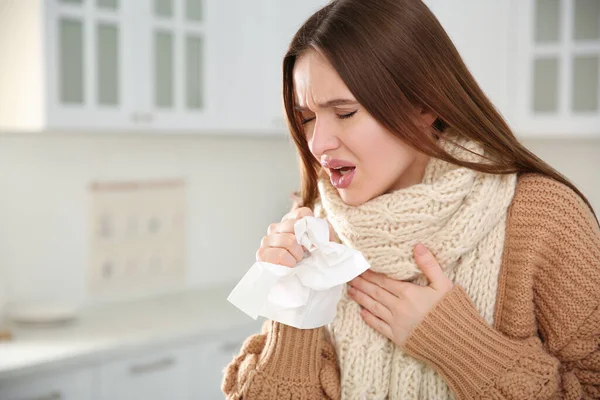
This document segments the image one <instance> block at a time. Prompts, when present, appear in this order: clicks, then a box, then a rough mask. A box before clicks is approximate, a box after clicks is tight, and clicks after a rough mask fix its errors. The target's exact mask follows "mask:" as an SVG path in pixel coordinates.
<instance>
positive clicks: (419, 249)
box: [415, 243, 427, 256]
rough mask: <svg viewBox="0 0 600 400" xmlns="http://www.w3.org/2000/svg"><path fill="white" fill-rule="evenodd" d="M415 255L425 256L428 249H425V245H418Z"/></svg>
mask: <svg viewBox="0 0 600 400" xmlns="http://www.w3.org/2000/svg"><path fill="white" fill-rule="evenodd" d="M415 254H417V255H418V256H423V255H425V254H427V247H425V246H424V245H423V243H417V245H416V246H415Z"/></svg>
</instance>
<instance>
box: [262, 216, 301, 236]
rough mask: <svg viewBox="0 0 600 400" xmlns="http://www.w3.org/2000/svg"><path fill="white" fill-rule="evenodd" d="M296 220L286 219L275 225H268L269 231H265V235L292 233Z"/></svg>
mask: <svg viewBox="0 0 600 400" xmlns="http://www.w3.org/2000/svg"><path fill="white" fill-rule="evenodd" d="M296 221H297V220H295V219H286V220H284V221H282V222H279V223H277V224H271V225H269V229H267V235H273V234H275V233H294V224H295V223H296Z"/></svg>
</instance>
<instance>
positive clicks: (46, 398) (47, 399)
mask: <svg viewBox="0 0 600 400" xmlns="http://www.w3.org/2000/svg"><path fill="white" fill-rule="evenodd" d="M62 398H63V397H62V393H61V392H52V393H49V394H45V395H42V396H37V397H30V398H27V399H23V400H61V399H62Z"/></svg>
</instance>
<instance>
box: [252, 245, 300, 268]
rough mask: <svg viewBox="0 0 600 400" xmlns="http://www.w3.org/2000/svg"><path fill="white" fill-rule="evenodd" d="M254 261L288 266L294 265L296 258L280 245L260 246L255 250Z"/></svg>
mask: <svg viewBox="0 0 600 400" xmlns="http://www.w3.org/2000/svg"><path fill="white" fill-rule="evenodd" d="M256 261H262V262H268V263H271V264H277V265H283V266H285V267H290V268H291V267H294V266H295V265H296V258H295V257H294V256H293V255H292V254H291V253H290V252H289V251H287V250H286V249H282V248H280V247H261V248H260V249H258V251H257V252H256Z"/></svg>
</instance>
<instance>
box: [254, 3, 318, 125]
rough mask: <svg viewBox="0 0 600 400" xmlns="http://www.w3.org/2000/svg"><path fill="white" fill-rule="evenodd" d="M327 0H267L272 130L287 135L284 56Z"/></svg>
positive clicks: (267, 109) (267, 89)
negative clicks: (300, 31)
mask: <svg viewBox="0 0 600 400" xmlns="http://www.w3.org/2000/svg"><path fill="white" fill-rule="evenodd" d="M327 3H328V1H327V0H305V1H294V0H263V4H264V7H265V10H266V17H265V19H266V21H267V24H266V25H265V26H266V28H265V30H266V31H267V32H268V36H267V37H266V49H265V51H266V54H265V61H264V62H263V76H264V82H265V83H264V88H265V89H264V91H265V93H264V96H265V100H264V101H265V112H266V114H267V117H266V121H267V124H268V125H267V126H268V128H269V129H270V130H272V131H273V132H274V133H277V134H284V135H285V134H287V126H286V124H285V122H284V121H285V117H284V110H283V92H282V90H283V74H282V65H283V57H284V56H285V53H286V52H287V49H288V46H289V44H290V42H291V41H292V39H293V37H294V34H295V33H296V32H297V31H298V29H299V28H300V27H301V26H302V24H303V23H304V22H305V21H306V20H307V19H308V18H309V17H310V16H311V15H312V14H313V13H314V12H315V11H317V10H319V9H320V8H322V7H324V6H325V5H327Z"/></svg>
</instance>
